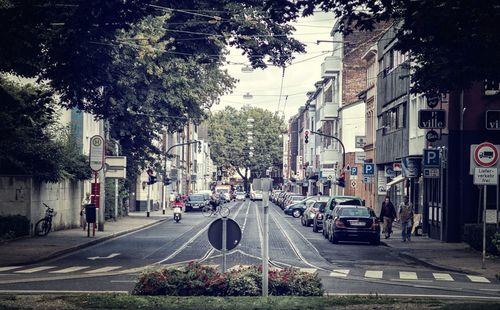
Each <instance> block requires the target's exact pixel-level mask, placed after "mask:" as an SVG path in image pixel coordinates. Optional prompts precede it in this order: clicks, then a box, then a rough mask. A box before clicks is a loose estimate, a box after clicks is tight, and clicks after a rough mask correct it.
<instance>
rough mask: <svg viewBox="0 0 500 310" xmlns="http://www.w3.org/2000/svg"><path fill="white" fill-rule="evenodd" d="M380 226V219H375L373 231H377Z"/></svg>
mask: <svg viewBox="0 0 500 310" xmlns="http://www.w3.org/2000/svg"><path fill="white" fill-rule="evenodd" d="M379 225H380V222H379V220H378V218H374V219H373V223H372V229H373V230H376V229H377V227H379Z"/></svg>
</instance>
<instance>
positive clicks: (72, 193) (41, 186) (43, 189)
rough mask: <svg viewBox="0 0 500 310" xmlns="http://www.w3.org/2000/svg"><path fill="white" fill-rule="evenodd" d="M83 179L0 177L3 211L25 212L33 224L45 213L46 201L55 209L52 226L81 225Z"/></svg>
mask: <svg viewBox="0 0 500 310" xmlns="http://www.w3.org/2000/svg"><path fill="white" fill-rule="evenodd" d="M81 188H82V186H81V182H77V181H69V180H65V181H62V182H59V183H45V182H36V181H33V180H32V178H31V177H29V176H1V177H0V215H1V216H6V215H22V216H26V217H27V218H28V220H29V221H30V224H31V231H33V225H34V224H35V223H36V222H37V221H38V220H40V219H41V218H43V216H44V215H45V206H44V205H43V203H46V204H47V205H49V206H50V207H51V208H53V209H54V210H55V211H56V215H55V217H54V218H53V222H52V227H53V230H60V229H67V228H73V227H78V226H79V225H80V208H81V201H82V196H83V193H82V191H81Z"/></svg>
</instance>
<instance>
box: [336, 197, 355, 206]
mask: <svg viewBox="0 0 500 310" xmlns="http://www.w3.org/2000/svg"><path fill="white" fill-rule="evenodd" d="M335 202H337V205H340V206H361V205H362V204H361V201H360V200H359V199H351V198H335Z"/></svg>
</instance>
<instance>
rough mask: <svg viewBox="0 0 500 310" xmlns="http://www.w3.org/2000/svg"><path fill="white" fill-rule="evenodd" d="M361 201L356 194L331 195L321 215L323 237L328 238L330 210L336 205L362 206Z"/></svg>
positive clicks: (330, 218) (330, 219)
mask: <svg viewBox="0 0 500 310" xmlns="http://www.w3.org/2000/svg"><path fill="white" fill-rule="evenodd" d="M362 205H363V201H362V200H361V198H359V197H356V196H331V197H330V199H329V200H328V202H327V203H326V207H325V214H324V216H323V229H322V233H323V237H325V238H328V233H329V231H328V228H329V227H330V226H329V225H328V224H329V223H330V222H331V221H332V219H333V218H332V216H331V215H332V212H333V210H334V209H335V207H336V206H362Z"/></svg>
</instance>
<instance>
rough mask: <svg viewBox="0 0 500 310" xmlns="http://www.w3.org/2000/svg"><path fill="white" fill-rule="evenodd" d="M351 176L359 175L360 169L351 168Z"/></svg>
mask: <svg viewBox="0 0 500 310" xmlns="http://www.w3.org/2000/svg"><path fill="white" fill-rule="evenodd" d="M351 175H358V167H351Z"/></svg>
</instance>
